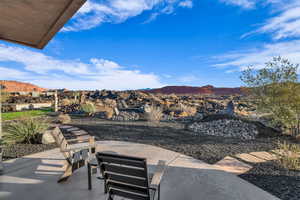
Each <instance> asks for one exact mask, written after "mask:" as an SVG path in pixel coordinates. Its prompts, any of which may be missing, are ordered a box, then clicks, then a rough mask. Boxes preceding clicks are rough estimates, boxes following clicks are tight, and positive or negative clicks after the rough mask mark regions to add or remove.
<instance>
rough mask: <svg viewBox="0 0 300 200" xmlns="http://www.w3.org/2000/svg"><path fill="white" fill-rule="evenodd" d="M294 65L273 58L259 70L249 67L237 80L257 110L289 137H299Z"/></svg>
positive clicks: (299, 105)
mask: <svg viewBox="0 0 300 200" xmlns="http://www.w3.org/2000/svg"><path fill="white" fill-rule="evenodd" d="M298 67H299V65H298V64H292V63H291V62H290V61H289V60H287V59H283V58H281V57H274V58H273V60H272V61H271V62H268V63H266V66H265V67H264V68H262V69H259V70H254V69H253V68H251V67H249V68H248V69H247V70H245V71H243V72H242V75H241V80H242V81H243V82H244V83H245V84H246V85H247V87H248V89H249V94H250V95H251V96H252V97H253V100H254V104H255V105H256V107H257V110H258V111H259V112H261V113H264V114H268V115H269V116H270V117H271V119H272V122H274V123H275V124H281V125H283V127H284V128H286V129H288V130H289V132H290V133H292V134H293V135H297V134H300V85H299V82H298V74H297V71H298Z"/></svg>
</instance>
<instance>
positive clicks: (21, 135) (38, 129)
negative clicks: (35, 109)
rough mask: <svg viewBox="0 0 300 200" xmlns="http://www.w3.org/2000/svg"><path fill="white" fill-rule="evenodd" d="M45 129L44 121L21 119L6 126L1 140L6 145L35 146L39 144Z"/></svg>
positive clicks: (46, 126)
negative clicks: (23, 144)
mask: <svg viewBox="0 0 300 200" xmlns="http://www.w3.org/2000/svg"><path fill="white" fill-rule="evenodd" d="M47 128H48V125H47V123H46V122H45V121H41V120H39V119H33V118H26V119H22V120H19V121H17V122H13V123H11V124H9V125H8V126H7V129H6V132H5V134H4V136H3V140H4V142H5V143H7V144H15V143H26V144H37V143H40V141H41V136H42V133H43V132H44V131H45V130H46V129H47Z"/></svg>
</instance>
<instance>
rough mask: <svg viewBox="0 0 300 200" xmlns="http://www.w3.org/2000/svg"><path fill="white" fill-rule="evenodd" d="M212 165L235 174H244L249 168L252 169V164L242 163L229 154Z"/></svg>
mask: <svg viewBox="0 0 300 200" xmlns="http://www.w3.org/2000/svg"><path fill="white" fill-rule="evenodd" d="M213 166H215V167H217V168H219V169H220V170H222V171H225V172H229V173H232V174H236V175H240V174H244V173H246V172H247V171H249V170H250V169H252V166H250V165H248V164H246V163H243V162H241V161H239V160H237V159H235V158H232V157H230V156H226V157H225V158H224V159H223V160H220V161H219V162H217V163H216V164H214V165H213Z"/></svg>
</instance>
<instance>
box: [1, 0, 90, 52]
mask: <svg viewBox="0 0 300 200" xmlns="http://www.w3.org/2000/svg"><path fill="white" fill-rule="evenodd" d="M85 2H86V0H0V39H2V40H6V41H9V42H14V43H17V44H22V45H26V46H30V47H34V48H38V49H43V48H44V47H45V46H46V45H47V44H48V42H49V41H50V40H51V39H52V38H53V37H54V36H55V34H56V33H57V32H58V31H59V30H60V29H61V28H62V27H63V26H64V25H65V23H66V22H67V21H68V20H69V19H70V18H71V17H72V16H73V15H74V14H75V13H76V12H77V11H78V9H79V8H80V7H81V6H82V5H83V4H84V3H85Z"/></svg>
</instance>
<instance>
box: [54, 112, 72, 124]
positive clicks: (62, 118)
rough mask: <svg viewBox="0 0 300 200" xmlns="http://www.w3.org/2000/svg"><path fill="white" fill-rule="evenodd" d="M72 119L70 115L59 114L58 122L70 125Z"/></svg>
mask: <svg viewBox="0 0 300 200" xmlns="http://www.w3.org/2000/svg"><path fill="white" fill-rule="evenodd" d="M71 121H72V119H71V117H70V116H69V115H68V114H59V115H58V117H57V122H58V123H61V124H69V123H71Z"/></svg>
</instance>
